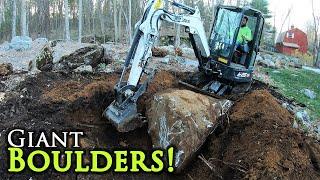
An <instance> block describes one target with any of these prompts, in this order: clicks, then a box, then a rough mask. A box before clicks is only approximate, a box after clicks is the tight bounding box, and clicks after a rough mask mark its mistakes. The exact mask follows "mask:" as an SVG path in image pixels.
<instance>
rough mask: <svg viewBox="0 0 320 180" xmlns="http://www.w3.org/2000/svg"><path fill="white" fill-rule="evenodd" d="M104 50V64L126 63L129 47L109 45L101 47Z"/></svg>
mask: <svg viewBox="0 0 320 180" xmlns="http://www.w3.org/2000/svg"><path fill="white" fill-rule="evenodd" d="M101 46H102V47H103V48H104V56H103V59H104V62H105V63H107V64H109V63H112V62H117V61H124V59H125V58H126V57H127V54H128V52H129V47H128V46H126V45H124V44H114V43H107V44H102V45H101Z"/></svg>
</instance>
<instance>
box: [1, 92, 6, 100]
mask: <svg viewBox="0 0 320 180" xmlns="http://www.w3.org/2000/svg"><path fill="white" fill-rule="evenodd" d="M5 96H6V93H4V92H0V102H2V101H4V98H5Z"/></svg>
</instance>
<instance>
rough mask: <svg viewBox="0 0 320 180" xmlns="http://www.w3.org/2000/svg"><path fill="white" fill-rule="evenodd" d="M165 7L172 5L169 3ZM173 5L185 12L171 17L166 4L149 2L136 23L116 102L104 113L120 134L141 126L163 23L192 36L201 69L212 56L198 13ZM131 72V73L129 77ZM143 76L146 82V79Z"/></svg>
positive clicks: (187, 7)
mask: <svg viewBox="0 0 320 180" xmlns="http://www.w3.org/2000/svg"><path fill="white" fill-rule="evenodd" d="M166 3H169V2H168V1H166ZM170 4H171V5H172V6H174V7H176V8H180V9H182V10H184V12H183V13H180V14H176V13H171V12H169V11H168V10H167V9H165V8H164V7H165V1H164V0H149V1H148V3H147V6H146V8H145V10H144V14H143V17H142V19H141V20H140V21H139V22H138V23H137V28H136V31H135V35H134V39H133V42H132V44H131V47H130V50H129V53H128V55H127V58H126V60H125V64H124V68H123V71H122V74H121V77H120V80H119V82H118V83H117V84H116V86H115V95H116V98H115V101H114V102H113V103H112V104H111V105H109V107H108V108H107V109H106V110H105V112H104V116H105V117H106V118H107V119H109V120H110V121H111V123H112V124H113V125H115V127H116V128H117V130H118V131H120V132H127V131H130V130H133V129H135V128H136V127H137V126H139V124H141V122H140V120H139V119H138V116H139V115H138V112H137V100H138V98H139V97H140V96H141V95H142V94H143V93H144V92H145V91H146V89H147V87H148V84H149V83H150V81H151V80H152V78H153V74H154V73H153V71H152V72H149V71H148V70H147V69H146V66H147V63H148V62H149V61H150V59H151V56H152V51H151V49H152V47H153V46H154V44H155V42H156V41H157V39H158V38H159V35H160V32H159V30H160V27H161V22H162V21H167V22H171V23H175V24H179V25H182V26H185V27H186V32H188V33H189V36H190V38H191V39H190V40H191V42H192V45H193V48H194V50H195V54H196V56H197V58H198V59H199V62H200V66H201V63H202V59H203V58H207V57H209V56H210V50H209V45H208V41H207V38H206V34H205V30H204V26H203V23H202V20H201V16H200V12H199V9H198V8H197V7H196V8H195V9H194V8H191V7H189V6H186V5H184V4H181V3H177V2H170ZM168 5H169V4H168ZM167 7H168V6H167ZM128 71H130V72H129V76H128V77H127V75H128ZM144 75H145V76H146V78H143V76H144ZM124 79H127V80H124ZM142 79H144V80H142ZM142 81H143V82H142Z"/></svg>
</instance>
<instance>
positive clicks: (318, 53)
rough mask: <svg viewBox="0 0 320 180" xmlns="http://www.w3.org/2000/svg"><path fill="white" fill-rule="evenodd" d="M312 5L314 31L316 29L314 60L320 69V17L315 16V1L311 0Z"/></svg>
mask: <svg viewBox="0 0 320 180" xmlns="http://www.w3.org/2000/svg"><path fill="white" fill-rule="evenodd" d="M311 5H312V17H313V25H314V27H313V29H314V42H313V43H314V48H313V58H314V62H315V64H314V65H315V66H317V67H320V57H319V56H320V50H319V48H320V41H319V36H318V33H319V24H320V17H317V16H316V14H315V9H314V1H313V0H311ZM318 41H319V42H318Z"/></svg>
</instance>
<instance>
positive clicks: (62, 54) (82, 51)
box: [53, 42, 104, 69]
mask: <svg viewBox="0 0 320 180" xmlns="http://www.w3.org/2000/svg"><path fill="white" fill-rule="evenodd" d="M103 51H104V50H103V47H102V46H99V45H96V44H84V43H75V42H58V43H56V44H55V46H54V47H53V63H63V64H66V65H67V66H68V67H69V68H70V69H76V68H78V67H80V66H82V65H90V66H92V67H96V66H97V65H98V64H100V63H101V61H102V60H103Z"/></svg>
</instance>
